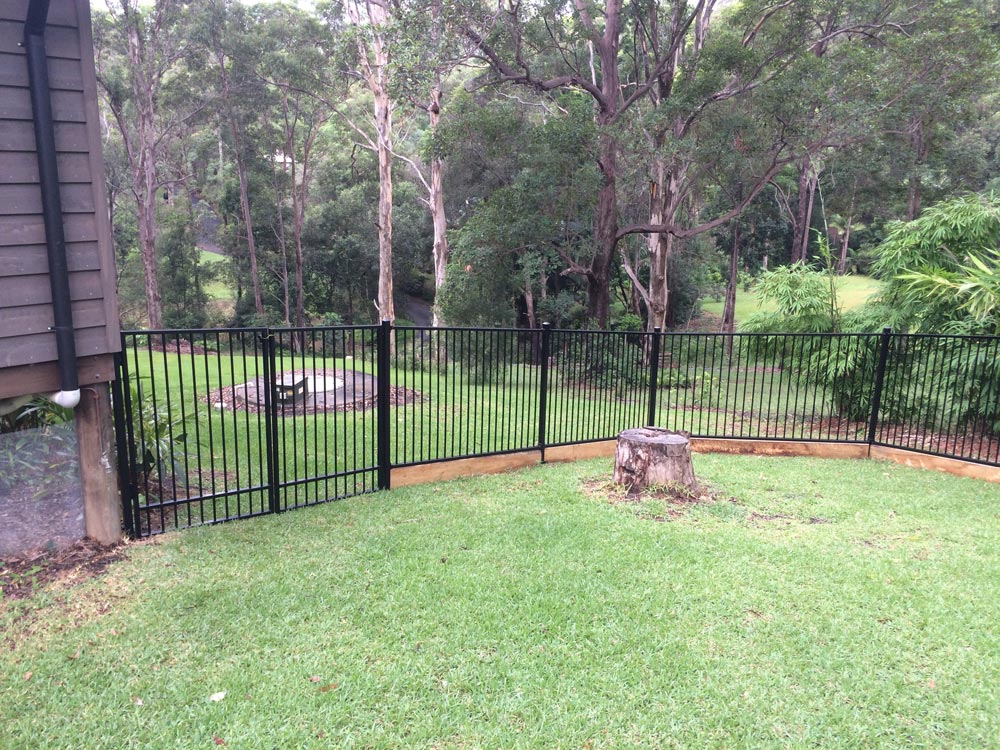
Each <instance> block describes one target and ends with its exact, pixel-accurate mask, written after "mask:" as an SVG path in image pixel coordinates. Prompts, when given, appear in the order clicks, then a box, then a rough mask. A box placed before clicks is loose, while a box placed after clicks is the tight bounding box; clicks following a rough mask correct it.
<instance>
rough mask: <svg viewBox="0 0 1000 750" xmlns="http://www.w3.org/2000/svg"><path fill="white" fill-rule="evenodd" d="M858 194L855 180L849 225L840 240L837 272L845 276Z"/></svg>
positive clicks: (848, 210) (848, 211)
mask: <svg viewBox="0 0 1000 750" xmlns="http://www.w3.org/2000/svg"><path fill="white" fill-rule="evenodd" d="M857 194H858V181H857V180H855V181H854V189H853V190H852V191H851V207H850V208H849V209H847V226H846V227H845V228H844V236H843V237H842V238H841V241H840V263H839V264H838V266H837V272H838V273H839V274H840V275H841V276H843V275H844V274H845V273H847V249H848V246H849V245H850V242H851V224H853V223H854V198H855V197H856V196H857Z"/></svg>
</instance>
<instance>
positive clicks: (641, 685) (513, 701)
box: [0, 456, 1000, 750]
mask: <svg viewBox="0 0 1000 750" xmlns="http://www.w3.org/2000/svg"><path fill="white" fill-rule="evenodd" d="M695 468H696V471H697V472H698V474H699V476H700V477H701V478H702V479H703V480H705V481H708V482H711V483H712V484H713V485H714V487H715V490H716V492H717V494H718V495H719V496H721V497H724V498H730V497H731V498H733V499H732V500H731V501H730V500H725V501H720V502H716V503H713V504H706V505H702V506H695V507H692V508H690V509H688V510H686V511H685V512H684V513H683V514H682V515H681V516H680V517H678V518H676V519H674V520H671V521H669V522H665V523H659V522H655V521H651V520H647V519H646V518H644V517H643V515H644V514H643V513H636V512H634V511H635V510H636V509H635V508H633V507H630V506H623V505H611V504H609V503H607V502H606V501H605V500H604V499H603V498H602V497H600V496H595V495H594V494H593V491H591V492H590V493H587V492H585V491H584V489H583V484H582V483H583V482H585V481H586V480H592V479H600V478H606V477H608V476H609V474H610V465H609V463H608V462H606V461H593V462H586V463H579V464H567V465H551V466H543V467H538V468H535V469H531V470H528V471H524V472H520V473H516V474H508V475H502V476H498V477H490V478H476V479H469V480H461V481H456V482H452V483H445V484H439V485H432V486H425V487H418V488H410V489H403V490H396V491H393V492H390V493H381V494H377V495H370V496H365V497H359V498H355V499H351V500H347V501H344V502H341V503H335V504H331V505H325V506H321V507H318V508H314V509H310V510H302V511H296V512H294V513H288V514H284V515H280V516H271V517H268V518H263V519H258V520H253V521H242V522H238V523H233V524H227V525H223V526H215V527H206V528H202V529H197V530H192V531H186V532H182V533H176V534H169V535H167V536H165V537H161V538H160V539H159V540H158V541H157V542H156V543H145V544H137V545H133V546H131V547H130V548H129V550H128V559H127V560H126V561H123V562H120V563H117V564H115V565H114V566H113V567H112V568H111V570H110V572H109V573H108V574H107V575H106V576H105V577H104V578H102V579H99V580H97V581H93V582H90V583H87V584H84V585H82V586H79V587H76V588H58V587H54V588H51V589H47V590H43V591H41V592H39V593H38V594H37V595H36V596H35V597H34V599H32V600H28V601H25V602H7V603H4V604H3V606H2V609H0V624H2V626H3V633H4V640H5V644H4V648H3V649H2V650H0V675H2V677H0V679H2V682H0V745H2V746H3V747H4V748H5V750H20V749H21V748H25V749H27V748H31V749H32V750H33V749H34V748H39V747H45V748H67V749H68V748H74V749H76V748H115V749H118V748H210V747H216V746H220V745H221V744H222V743H223V742H224V743H226V745H227V746H228V747H233V748H282V749H284V748H331V747H332V748H478V747H483V748H623V747H638V748H699V749H700V748H744V747H745V748H816V747H822V748H952V749H956V748H970V749H971V748H976V749H977V750H978V749H981V748H990V747H1000V735H998V728H997V727H998V725H997V719H996V717H997V716H998V715H1000V691H998V688H997V685H1000V629H998V628H997V622H998V621H1000V611H998V610H1000V606H998V604H997V602H998V601H1000V491H998V489H997V487H996V486H994V485H986V484H984V483H980V482H976V481H974V480H968V479H959V478H955V477H950V476H945V475H939V474H934V473H928V472H921V471H918V470H913V469H907V468H904V467H900V466H896V465H890V464H883V463H878V462H846V461H821V460H810V459H782V458H764V457H726V456H696V458H695ZM591 485H592V483H591ZM29 673H30V679H26V676H29ZM222 693H224V694H225V695H224V697H222V698H221V700H216V701H213V700H211V698H210V697H211V696H213V695H214V696H215V697H216V698H219V697H220V694H222Z"/></svg>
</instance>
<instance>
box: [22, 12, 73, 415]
mask: <svg viewBox="0 0 1000 750" xmlns="http://www.w3.org/2000/svg"><path fill="white" fill-rule="evenodd" d="M48 15H49V0H29V3H28V15H27V19H26V20H25V22H24V42H23V46H24V50H25V52H26V53H27V57H28V86H29V89H30V91H31V111H32V115H33V119H34V124H35V152H36V154H37V155H38V182H39V185H40V187H41V191H42V216H43V219H44V223H45V245H46V249H47V250H48V256H49V283H50V284H51V287H52V317H53V326H52V328H51V330H52V331H53V332H54V333H55V335H56V350H57V352H58V356H59V360H58V367H59V387H60V388H61V390H60V391H58V392H56V393H53V394H52V395H51V396H49V398H50V399H51V400H52V401H54V402H55V403H57V404H59V405H60V406H65V407H67V408H70V409H72V408H73V407H75V406H76V405H77V404H78V403H79V402H80V381H79V379H78V376H77V370H76V342H75V340H74V329H73V309H72V304H71V302H70V296H69V295H70V292H69V268H68V265H67V262H66V237H65V234H64V232H63V213H62V199H61V198H60V196H59V167H58V164H57V163H56V138H55V124H54V122H53V119H52V99H51V96H50V92H49V68H48V60H47V56H46V52H45V25H46V21H47V19H48Z"/></svg>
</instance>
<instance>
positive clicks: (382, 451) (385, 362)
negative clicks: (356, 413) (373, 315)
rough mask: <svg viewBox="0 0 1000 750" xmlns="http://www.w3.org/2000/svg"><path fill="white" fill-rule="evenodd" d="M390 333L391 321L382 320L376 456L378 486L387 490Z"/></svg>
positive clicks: (388, 466)
mask: <svg viewBox="0 0 1000 750" xmlns="http://www.w3.org/2000/svg"><path fill="white" fill-rule="evenodd" d="M391 335H392V321H389V320H383V321H382V324H381V325H380V326H379V328H378V335H377V336H376V339H375V342H376V344H377V347H378V352H377V356H376V373H375V378H376V381H377V383H378V386H377V388H378V391H377V398H376V405H377V411H378V414H377V421H376V430H375V431H376V433H377V437H376V440H377V446H376V451H377V454H378V455H377V458H378V488H379V489H380V490H388V489H390V486H391V479H390V477H391V474H392V464H391V463H390V461H391V457H390V455H389V430H390V424H391V423H390V422H389V401H390V399H389V389H390V387H391V385H392V384H391V383H390V382H389V337H390V336H391Z"/></svg>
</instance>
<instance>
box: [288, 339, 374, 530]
mask: <svg viewBox="0 0 1000 750" xmlns="http://www.w3.org/2000/svg"><path fill="white" fill-rule="evenodd" d="M271 333H272V340H273V348H274V353H273V362H274V364H273V366H272V370H273V372H274V384H273V387H274V395H273V397H272V405H273V406H272V414H273V421H274V430H273V434H274V453H275V466H276V467H277V478H276V481H275V486H276V489H277V494H278V498H277V503H276V509H277V510H288V509H290V508H300V507H303V506H307V505H315V504H316V503H321V502H326V501H329V500H334V499H338V498H343V497H351V496H353V495H359V494H362V493H365V492H372V491H374V490H376V489H378V486H377V477H376V475H377V471H378V462H377V458H376V449H377V439H378V435H377V408H378V407H377V403H376V402H377V395H378V379H377V373H376V355H377V349H376V338H377V329H376V328H374V327H369V328H333V327H324V328H286V329H280V330H278V329H275V330H273V331H272V332H271Z"/></svg>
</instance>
